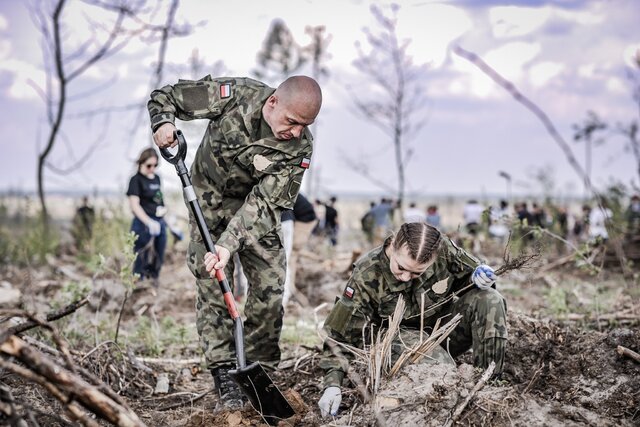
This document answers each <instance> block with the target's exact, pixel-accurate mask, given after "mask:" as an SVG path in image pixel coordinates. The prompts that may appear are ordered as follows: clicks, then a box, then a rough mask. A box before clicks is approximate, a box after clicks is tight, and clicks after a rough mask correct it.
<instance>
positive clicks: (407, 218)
mask: <svg viewBox="0 0 640 427" xmlns="http://www.w3.org/2000/svg"><path fill="white" fill-rule="evenodd" d="M403 216H404V222H424V221H425V220H426V216H425V214H424V212H423V211H422V209H418V208H417V207H416V204H415V202H411V203H409V207H408V208H407V209H406V210H405V211H404V215H403Z"/></svg>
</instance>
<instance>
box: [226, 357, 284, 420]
mask: <svg viewBox="0 0 640 427" xmlns="http://www.w3.org/2000/svg"><path fill="white" fill-rule="evenodd" d="M229 376H230V377H231V379H232V380H233V381H234V382H235V383H236V384H238V386H239V387H240V389H241V390H242V392H243V393H244V394H245V395H246V396H247V397H248V398H249V401H250V402H251V404H252V405H253V407H254V408H255V409H256V411H258V412H260V414H262V416H263V417H264V419H265V420H266V421H267V423H269V425H272V426H273V425H277V424H278V421H280V420H283V419H286V418H289V417H291V416H293V415H294V414H295V412H294V410H293V408H292V407H291V405H290V404H289V402H287V399H285V397H284V396H283V395H282V393H281V392H280V390H279V389H278V387H277V386H276V385H275V384H274V383H273V381H271V378H269V375H267V373H266V372H265V370H264V368H263V367H262V366H261V365H260V362H254V363H252V364H251V365H249V366H246V367H244V368H239V369H234V370H230V371H229Z"/></svg>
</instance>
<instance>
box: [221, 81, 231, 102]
mask: <svg viewBox="0 0 640 427" xmlns="http://www.w3.org/2000/svg"><path fill="white" fill-rule="evenodd" d="M230 96H231V83H224V84H221V85H220V98H222V99H224V98H229V97H230Z"/></svg>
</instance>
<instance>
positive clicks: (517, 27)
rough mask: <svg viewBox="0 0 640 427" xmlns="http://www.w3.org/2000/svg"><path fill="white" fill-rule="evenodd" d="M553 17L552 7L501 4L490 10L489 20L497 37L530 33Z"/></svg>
mask: <svg viewBox="0 0 640 427" xmlns="http://www.w3.org/2000/svg"><path fill="white" fill-rule="evenodd" d="M550 17H551V9H550V8H547V7H544V8H535V9H534V8H529V7H518V6H499V7H493V8H491V9H490V10H489V22H490V24H491V27H492V31H493V35H494V36H495V37H496V38H506V37H516V36H524V35H527V34H530V33H532V32H534V31H536V30H537V29H539V28H540V27H542V26H543V25H544V23H545V22H546V21H547V20H548V19H549V18H550Z"/></svg>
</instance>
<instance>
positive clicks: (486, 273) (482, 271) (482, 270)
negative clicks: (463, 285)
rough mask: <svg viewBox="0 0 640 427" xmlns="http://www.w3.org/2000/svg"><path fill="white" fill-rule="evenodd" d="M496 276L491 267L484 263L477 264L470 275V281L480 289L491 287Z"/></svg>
mask: <svg viewBox="0 0 640 427" xmlns="http://www.w3.org/2000/svg"><path fill="white" fill-rule="evenodd" d="M497 278H498V276H496V273H495V272H494V271H493V268H491V267H489V266H488V265H484V264H482V265H479V266H477V267H476V269H475V270H474V271H473V274H472V275H471V281H472V282H473V284H474V285H476V286H477V287H479V288H480V289H482V290H487V289H489V288H491V285H493V284H494V283H495V282H496V279H497Z"/></svg>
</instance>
